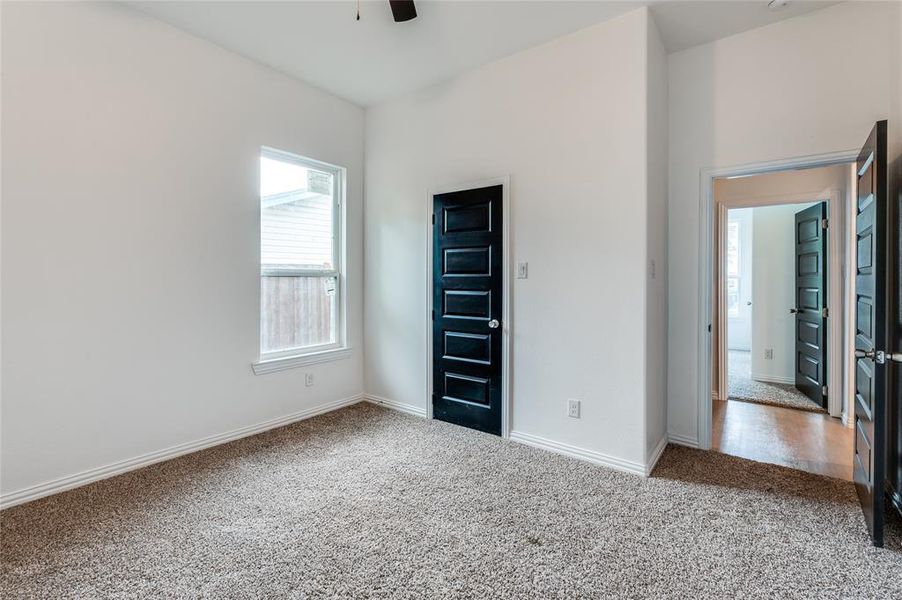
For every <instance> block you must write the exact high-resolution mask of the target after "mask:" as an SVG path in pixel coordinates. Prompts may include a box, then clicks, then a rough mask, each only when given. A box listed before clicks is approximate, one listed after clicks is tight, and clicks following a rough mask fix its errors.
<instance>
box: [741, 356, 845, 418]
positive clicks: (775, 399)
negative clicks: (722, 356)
mask: <svg viewBox="0 0 902 600" xmlns="http://www.w3.org/2000/svg"><path fill="white" fill-rule="evenodd" d="M727 368H728V373H727V375H728V381H727V387H728V390H727V392H728V394H729V398H730V400H739V401H740V402H752V403H754V404H769V405H771V406H782V407H784V408H795V409H797V410H806V411H809V412H817V413H823V414H827V411H826V410H824V408H823V407H822V406H821V405H819V404H818V403H817V402H815V401H814V400H812V399H811V398H809V397H808V396H806V395H805V394H803V393H802V392H800V391H799V390H798V389H797V388H796V386H794V385H789V384H784V383H769V382H767V381H757V380H755V379H752V358H751V354H750V353H749V352H743V351H741V350H730V352H729V356H728V358H727Z"/></svg>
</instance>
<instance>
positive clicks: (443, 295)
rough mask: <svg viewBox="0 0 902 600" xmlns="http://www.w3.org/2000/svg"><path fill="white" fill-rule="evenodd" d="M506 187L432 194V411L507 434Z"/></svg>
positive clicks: (459, 422)
mask: <svg viewBox="0 0 902 600" xmlns="http://www.w3.org/2000/svg"><path fill="white" fill-rule="evenodd" d="M501 210H502V186H500V185H496V186H491V187H485V188H479V189H473V190H465V191H460V192H451V193H447V194H438V195H435V196H433V221H434V225H433V228H434V231H433V249H432V255H433V265H432V291H433V295H432V309H433V310H432V362H433V369H432V371H433V374H432V414H433V417H435V418H436V419H441V420H442V421H448V422H450V423H455V424H457V425H463V426H464V427H470V428H472V429H478V430H480V431H485V432H488V433H493V434H495V435H501V398H502V396H501V373H502V356H501V339H502V333H501V332H502V323H501V307H502V288H503V278H502V271H501V269H502V258H503V257H502V229H501V225H502V218H501V217H502V215H501Z"/></svg>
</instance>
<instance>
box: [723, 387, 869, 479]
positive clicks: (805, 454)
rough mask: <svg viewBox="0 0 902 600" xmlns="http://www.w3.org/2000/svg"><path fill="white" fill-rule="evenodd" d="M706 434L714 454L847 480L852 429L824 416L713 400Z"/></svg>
mask: <svg viewBox="0 0 902 600" xmlns="http://www.w3.org/2000/svg"><path fill="white" fill-rule="evenodd" d="M712 434H713V435H712V440H711V449H712V450H715V451H717V452H722V453H724V454H730V455H732V456H738V457H741V458H747V459H750V460H754V461H758V462H766V463H770V464H774V465H782V466H785V467H790V468H793V469H799V470H801V471H807V472H809V473H815V474H818V475H826V476H828V477H836V478H839V479H844V480H846V481H851V480H852V457H853V430H852V429H850V428H848V427H845V426H843V424H842V421H840V420H839V419H834V418H833V417H830V416H828V415H826V414H817V413H813V412H806V411H801V410H795V409H791V408H782V407H779V406H768V405H764V404H753V403H749V402H737V401H734V400H730V401H728V402H718V401H715V402H714V420H713V428H712Z"/></svg>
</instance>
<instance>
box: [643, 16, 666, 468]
mask: <svg viewBox="0 0 902 600" xmlns="http://www.w3.org/2000/svg"><path fill="white" fill-rule="evenodd" d="M647 44H648V73H647V84H646V85H647V95H646V103H647V111H648V117H647V120H648V125H647V130H646V133H647V139H648V141H647V156H648V173H647V177H648V184H647V185H648V188H647V194H648V231H647V236H648V250H647V253H648V254H647V256H648V261H649V264H647V265H646V269H647V271H648V274H649V277H647V278H646V306H645V310H646V341H645V344H646V360H645V365H646V367H645V368H646V378H645V379H646V382H645V386H646V387H645V406H646V414H645V445H646V448H645V451H646V464H649V463H650V462H651V461H652V460H653V459H654V457H653V456H652V453H653V452H654V451H655V450H656V449H657V448H658V446H659V444H660V443H662V441H663V440H664V439H665V437H666V435H667V399H666V395H667V394H666V392H667V389H666V388H667V135H668V126H667V53H666V51H665V50H664V45H663V44H662V43H661V37H660V34H659V33H658V28H657V25H656V24H655V21H654V19H652V18H649V19H648V42H647ZM652 262H653V263H654V265H652V264H651V263H652ZM652 271H653V272H652Z"/></svg>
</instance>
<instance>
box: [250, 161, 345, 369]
mask: <svg viewBox="0 0 902 600" xmlns="http://www.w3.org/2000/svg"><path fill="white" fill-rule="evenodd" d="M343 190H344V169H342V168H339V167H334V166H332V165H327V164H324V163H320V162H317V161H313V160H309V159H306V158H301V157H300V156H295V155H293V154H288V153H286V152H280V151H277V150H271V149H268V148H264V149H263V150H262V152H261V155H260V313H261V314H260V359H261V362H264V361H269V360H275V359H283V358H289V357H298V356H306V355H310V354H318V353H322V352H326V351H328V350H333V349H338V348H341V347H343V345H344V339H343V338H344V335H343V328H342V323H343V317H344V315H343V314H342V312H343V303H342V265H341V257H342V252H341V237H342V236H341V223H342V218H341V206H342V201H341V198H342V194H343ZM304 364H307V363H304ZM255 370H256V367H255Z"/></svg>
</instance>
